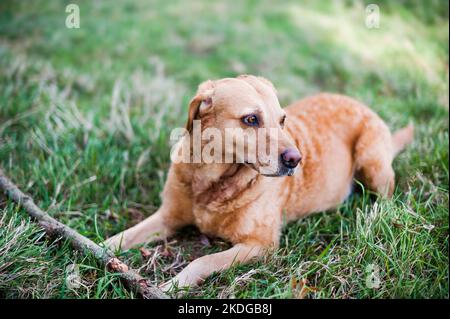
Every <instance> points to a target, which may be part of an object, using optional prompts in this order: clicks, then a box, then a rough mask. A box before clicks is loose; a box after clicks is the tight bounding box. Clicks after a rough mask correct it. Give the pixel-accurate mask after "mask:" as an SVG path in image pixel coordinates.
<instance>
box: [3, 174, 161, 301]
mask: <svg viewBox="0 0 450 319" xmlns="http://www.w3.org/2000/svg"><path fill="white" fill-rule="evenodd" d="M0 190H3V191H4V192H5V194H6V196H7V197H9V198H10V199H11V200H13V201H14V202H16V203H17V204H18V205H20V206H22V207H23V208H24V209H25V211H26V212H27V213H28V215H30V216H31V217H33V218H34V219H35V220H36V221H37V222H38V223H39V225H40V226H42V227H43V228H44V230H45V232H46V233H47V234H48V235H50V236H53V237H62V238H64V239H67V240H69V241H70V243H71V244H72V246H73V247H74V248H75V249H76V250H78V251H80V252H81V253H82V254H89V253H90V254H92V255H93V256H94V257H95V258H96V259H97V260H98V261H99V262H100V263H101V264H102V265H103V266H104V267H106V269H107V270H108V271H109V272H113V273H117V274H118V275H119V277H120V278H121V279H122V281H123V282H124V284H125V285H126V286H127V287H128V288H129V289H131V290H132V291H134V292H137V293H138V294H139V295H141V296H142V297H144V298H149V299H167V298H168V297H167V295H166V294H164V293H163V292H162V291H161V290H159V289H158V288H156V287H154V286H153V285H151V284H150V283H149V282H148V281H147V280H146V279H145V278H143V277H142V276H141V275H139V274H138V273H137V272H135V271H134V270H132V269H130V268H129V267H128V266H127V265H126V264H125V263H123V262H122V261H120V260H119V259H118V258H117V257H116V256H114V254H113V253H112V252H111V251H109V250H107V249H105V248H102V247H100V246H99V245H97V244H96V243H94V242H93V241H92V240H90V239H89V238H86V237H84V236H82V235H80V234H79V233H78V232H76V231H75V230H73V229H72V228H70V227H68V226H66V225H64V224H63V223H60V222H58V221H57V220H56V219H54V218H53V217H51V216H50V215H48V214H47V213H46V212H44V211H42V210H41V209H40V208H39V207H37V206H36V204H34V202H33V199H32V198H31V197H30V196H27V195H25V194H24V193H23V192H22V191H21V190H20V189H19V188H18V187H17V186H16V185H15V184H14V183H13V182H11V180H10V179H9V178H8V177H6V176H5V175H4V174H3V171H2V170H1V169H0Z"/></svg>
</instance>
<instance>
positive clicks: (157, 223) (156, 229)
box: [104, 209, 173, 250]
mask: <svg viewBox="0 0 450 319" xmlns="http://www.w3.org/2000/svg"><path fill="white" fill-rule="evenodd" d="M172 233H173V230H172V229H171V228H170V227H169V226H168V225H167V223H166V222H165V221H164V216H163V211H162V210H161V209H159V210H158V211H157V212H155V213H154V214H153V215H151V216H150V217H148V218H146V219H145V220H143V221H142V222H140V223H139V224H137V225H135V226H133V227H131V228H128V229H127V230H125V231H123V232H121V233H118V234H116V235H114V236H113V237H111V238H108V239H107V240H106V241H105V242H104V245H105V246H106V247H108V248H110V249H112V250H117V249H123V250H125V249H129V248H130V247H132V246H134V245H138V244H142V243H148V242H152V241H156V240H161V239H165V238H166V237H168V236H170V235H171V234H172Z"/></svg>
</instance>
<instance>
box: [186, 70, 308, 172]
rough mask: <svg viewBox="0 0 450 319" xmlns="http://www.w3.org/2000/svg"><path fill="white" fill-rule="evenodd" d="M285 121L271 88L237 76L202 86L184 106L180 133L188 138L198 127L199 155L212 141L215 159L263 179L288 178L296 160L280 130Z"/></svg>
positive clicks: (267, 83) (263, 82) (252, 78)
mask: <svg viewBox="0 0 450 319" xmlns="http://www.w3.org/2000/svg"><path fill="white" fill-rule="evenodd" d="M196 120H199V121H200V122H197V121H196ZM286 120H287V119H286V112H285V111H284V110H283V109H282V108H281V107H280V103H279V102H278V98H277V95H276V90H275V88H274V86H273V85H272V83H271V82H270V81H268V80H267V79H265V78H262V77H256V76H252V75H241V76H239V77H237V78H226V79H221V80H217V81H206V82H204V83H202V84H201V85H200V86H199V88H198V91H197V94H196V96H195V97H194V98H193V99H192V100H191V102H190V105H189V116H188V121H187V124H186V129H187V130H188V131H189V132H190V133H193V131H194V126H195V124H196V123H199V124H201V132H202V136H203V138H204V140H203V142H202V150H203V151H204V149H205V147H206V145H207V144H208V143H210V142H212V140H214V142H216V143H215V144H214V145H217V142H219V141H220V144H221V149H220V150H218V149H216V148H215V147H216V146H214V147H213V148H214V150H213V151H214V152H218V151H220V152H221V154H215V156H214V158H215V159H216V160H221V161H223V162H229V160H230V159H231V161H232V162H233V163H245V164H246V165H248V166H251V167H252V168H253V169H255V170H256V171H258V172H259V173H261V174H263V175H266V176H285V175H292V174H294V172H295V168H296V167H297V165H298V163H299V162H300V160H301V155H300V152H299V150H298V149H297V147H296V146H295V144H294V142H293V141H292V139H291V138H290V137H289V135H288V134H287V133H286V131H285V130H284V126H285V122H286ZM205 133H206V134H205ZM191 135H192V134H191ZM205 135H206V140H205ZM209 149H211V146H209ZM203 155H205V154H204V153H203ZM217 155H219V156H217Z"/></svg>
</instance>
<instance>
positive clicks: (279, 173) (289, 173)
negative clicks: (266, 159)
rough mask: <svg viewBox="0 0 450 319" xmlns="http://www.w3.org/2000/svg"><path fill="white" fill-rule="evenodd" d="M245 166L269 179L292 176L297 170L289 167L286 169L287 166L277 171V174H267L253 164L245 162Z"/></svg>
mask: <svg viewBox="0 0 450 319" xmlns="http://www.w3.org/2000/svg"><path fill="white" fill-rule="evenodd" d="M244 164H245V165H246V166H247V167H250V168H252V169H254V170H255V171H257V172H258V173H260V174H261V175H263V176H267V177H283V176H292V175H294V174H295V172H296V170H297V168H296V167H294V168H289V167H285V166H280V167H279V168H278V170H277V172H275V173H269V172H267V173H265V172H261V171H260V170H259V169H257V168H256V166H255V165H254V164H253V163H249V162H244Z"/></svg>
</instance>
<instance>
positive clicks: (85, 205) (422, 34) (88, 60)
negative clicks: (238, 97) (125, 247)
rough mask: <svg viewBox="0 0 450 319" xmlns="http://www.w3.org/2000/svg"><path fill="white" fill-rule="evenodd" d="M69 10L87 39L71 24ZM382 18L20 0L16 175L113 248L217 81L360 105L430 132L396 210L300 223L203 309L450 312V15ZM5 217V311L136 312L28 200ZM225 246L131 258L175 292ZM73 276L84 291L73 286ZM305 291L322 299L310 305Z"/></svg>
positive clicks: (192, 244) (2, 141) (5, 112)
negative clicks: (48, 234)
mask: <svg viewBox="0 0 450 319" xmlns="http://www.w3.org/2000/svg"><path fill="white" fill-rule="evenodd" d="M370 2H373V1H370ZM69 3H76V4H78V5H79V7H80V16H81V28H80V29H68V28H66V27H65V20H66V15H67V14H66V13H65V7H66V5H67V4H69ZM367 3H368V2H367V1H320V2H319V1H280V2H277V3H276V4H275V3H274V2H269V1H250V0H249V1H239V2H237V1H236V2H231V1H230V2H225V1H223V2H213V1H192V2H189V4H188V3H187V2H184V1H159V0H156V1H155V0H153V1H144V0H142V1H117V2H114V3H111V2H106V1H105V2H103V1H56V0H51V1H2V2H1V3H0V166H1V167H2V168H3V169H4V171H5V173H6V174H8V175H9V176H10V177H11V178H12V179H13V180H14V181H15V182H17V184H18V185H19V186H20V187H21V188H22V189H23V190H25V191H26V192H29V193H30V194H31V195H33V196H34V198H35V199H36V201H37V203H38V204H39V205H40V206H41V207H42V208H44V209H48V210H49V212H50V213H51V214H53V215H54V216H56V217H57V218H58V219H60V220H61V221H63V222H65V223H67V224H68V225H70V226H71V227H74V228H75V229H76V230H78V231H79V232H81V233H83V234H84V235H86V236H89V237H90V238H92V239H93V240H96V241H101V240H102V239H103V238H105V237H107V236H109V235H111V234H114V233H116V232H118V231H120V230H123V229H124V228H125V227H128V226H130V225H132V224H134V223H136V222H137V221H139V220H141V219H142V218H144V217H145V216H146V215H149V214H151V213H152V212H153V211H154V210H155V208H156V207H157V206H158V205H159V203H160V199H159V192H160V191H161V189H162V186H163V184H164V181H165V176H166V173H167V169H168V167H169V134H170V131H171V129H173V128H174V127H179V126H182V125H183V124H184V121H185V117H186V112H187V103H188V100H189V99H190V98H191V96H192V95H193V94H194V92H195V89H196V86H197V85H198V84H199V83H200V82H202V81H204V80H206V79H216V78H222V77H227V76H236V75H238V74H241V73H251V74H258V75H262V76H265V77H267V78H268V79H270V80H271V81H272V82H273V83H274V85H275V86H276V87H277V89H278V91H279V99H280V102H281V104H282V105H287V104H289V103H291V102H293V101H295V100H296V99H299V98H301V97H304V96H306V95H308V94H313V93H316V92H321V91H333V92H338V93H343V94H348V95H351V96H353V97H356V98H358V99H360V100H361V101H363V102H365V103H367V104H368V105H370V106H371V107H372V108H373V109H374V110H375V111H377V112H378V113H379V114H380V115H381V117H382V118H383V119H385V120H386V121H387V122H388V123H389V125H390V126H391V127H392V128H393V129H394V128H399V127H401V126H403V125H405V124H407V123H408V122H410V121H412V122H414V123H415V125H416V128H417V135H416V140H415V142H414V144H413V145H412V146H411V147H410V148H409V149H408V150H407V151H406V152H405V153H403V154H402V155H401V156H400V157H399V158H398V159H397V160H396V162H395V169H396V171H397V180H398V189H397V191H396V198H395V199H394V200H392V201H381V200H377V202H376V205H375V207H373V206H372V205H373V202H372V203H371V204H370V205H365V204H366V202H367V200H368V199H367V197H366V196H358V195H357V196H354V197H352V199H350V200H349V201H348V202H347V203H345V204H344V205H343V206H342V207H341V208H339V209H338V210H337V211H335V212H332V213H323V214H318V215H317V216H314V217H311V218H308V219H306V220H303V221H299V222H298V223H294V224H292V225H289V226H288V227H287V228H286V230H285V232H284V233H283V239H282V247H281V249H280V250H279V251H277V252H276V253H275V255H274V256H273V257H268V260H267V261H266V262H263V263H257V264H254V265H248V266H240V267H237V268H234V269H231V270H229V271H227V272H225V273H223V274H221V275H215V276H213V277H212V278H210V279H209V280H208V281H207V282H206V283H205V285H204V286H203V287H200V288H197V289H195V290H193V291H191V292H190V295H189V296H191V297H232V296H235V297H244V298H248V297H269V298H286V297H287V298H292V297H311V298H329V297H334V298H367V297H373V298H392V297H416V298H417V297H446V298H448V182H449V179H448V176H449V175H448V108H449V105H448V98H449V96H448V85H449V82H448V81H449V75H448V43H449V42H448V37H449V35H448V27H449V23H448V12H449V9H448V1H439V0H437V1H395V2H393V1H375V3H377V4H378V5H379V7H380V13H381V18H380V28H379V29H369V28H367V27H366V26H365V24H364V20H365V7H366V5H367ZM0 209H1V211H2V217H1V219H0V235H1V236H0V296H2V297H36V298H38V297H53V298H57V297H61V298H66V297H82V298H106V297H109V298H125V297H132V296H130V295H129V293H128V292H127V291H126V290H125V289H123V287H122V286H121V284H120V282H118V280H117V279H116V278H115V277H114V276H113V275H110V274H106V273H105V272H104V270H103V269H101V268H98V265H96V264H95V262H94V261H93V260H92V258H89V257H87V258H85V257H81V256H78V255H77V254H76V253H73V252H72V251H71V250H70V248H69V247H68V245H67V243H61V242H56V243H54V242H50V241H48V240H47V239H46V238H45V236H43V234H42V231H41V230H39V229H38V228H37V227H36V226H34V225H33V224H32V223H30V221H29V220H27V219H26V218H25V220H26V221H25V222H24V221H23V220H24V216H25V215H24V214H23V213H22V212H21V211H20V209H17V207H15V206H14V205H12V204H11V203H10V202H8V201H6V200H4V199H2V201H1V202H0ZM367 216H372V217H370V218H369V217H367ZM200 238H201V237H200ZM208 243H209V241H208V240H205V238H201V239H199V234H198V233H197V232H195V231H194V230H192V229H188V230H186V231H185V232H184V234H183V235H182V237H181V238H178V237H176V238H175V239H174V240H172V241H170V242H169V243H165V244H158V245H151V246H150V247H147V249H148V250H149V251H150V253H151V254H152V256H155V258H150V259H145V258H143V257H142V256H141V254H140V253H139V251H138V250H137V249H134V250H130V251H129V252H125V253H124V255H123V256H122V257H123V258H125V259H126V260H128V261H129V262H130V263H132V264H134V265H135V266H136V267H140V270H141V271H142V272H143V274H145V275H147V276H149V277H150V278H151V279H152V280H154V281H155V282H157V283H160V282H161V281H163V280H166V279H168V278H169V277H170V276H172V275H173V274H174V273H176V272H178V271H179V270H180V269H181V268H182V267H184V266H185V265H186V264H187V262H189V260H191V259H192V258H193V256H198V255H202V254H205V253H208V252H211V251H217V250H221V249H223V248H224V247H226V246H227V244H226V243H223V242H222V241H220V240H217V239H216V240H212V241H211V243H209V244H208ZM71 263H77V264H79V265H80V270H81V272H82V286H81V287H80V288H78V289H69V288H68V287H67V285H66V282H65V276H67V273H66V272H65V271H64V269H65V267H66V266H67V265H69V264H71ZM369 264H376V265H378V267H379V268H380V269H381V277H382V286H381V288H379V289H368V288H367V287H366V286H365V278H366V275H367V274H366V273H365V269H366V266H367V265H369ZM297 279H307V280H308V282H309V283H308V285H309V286H310V287H311V289H309V290H307V291H306V293H305V290H303V292H302V293H299V292H298V287H297V286H296V284H295V282H296V280H297ZM293 282H294V284H292V283H293Z"/></svg>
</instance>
